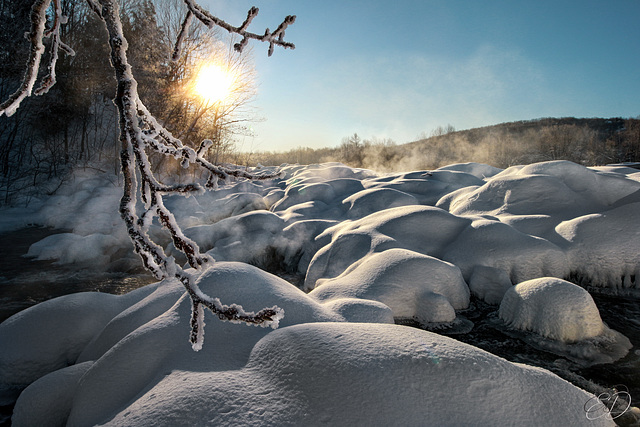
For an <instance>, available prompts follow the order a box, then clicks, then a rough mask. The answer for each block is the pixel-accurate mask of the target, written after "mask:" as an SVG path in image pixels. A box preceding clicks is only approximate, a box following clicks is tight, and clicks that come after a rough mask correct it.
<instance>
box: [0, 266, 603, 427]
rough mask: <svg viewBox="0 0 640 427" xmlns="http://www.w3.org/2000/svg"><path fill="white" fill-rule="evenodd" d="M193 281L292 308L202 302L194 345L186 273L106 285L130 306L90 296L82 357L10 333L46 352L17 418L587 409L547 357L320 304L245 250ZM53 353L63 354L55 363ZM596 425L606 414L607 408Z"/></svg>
mask: <svg viewBox="0 0 640 427" xmlns="http://www.w3.org/2000/svg"><path fill="white" fill-rule="evenodd" d="M199 287H200V288H201V289H202V290H203V291H204V292H207V293H209V294H213V295H219V296H220V298H221V299H222V300H227V299H229V298H233V299H234V301H236V302H238V303H240V304H242V305H243V306H244V307H246V308H247V309H255V308H259V307H262V306H265V305H270V304H273V303H276V302H277V304H278V305H279V306H281V307H283V308H284V309H285V312H286V313H287V315H286V317H285V318H284V319H283V320H282V323H281V327H280V328H279V329H278V330H275V331H273V330H270V329H264V328H253V327H246V326H239V325H233V324H230V323H228V322H220V321H218V320H217V319H216V318H215V317H214V316H213V315H211V314H210V313H208V312H207V313H205V317H206V321H207V323H208V324H209V325H208V328H207V334H208V335H209V336H208V338H207V340H206V341H205V343H204V346H203V349H202V350H201V351H200V352H197V353H194V352H193V351H192V350H191V347H190V345H189V343H188V341H187V340H186V339H185V338H186V334H187V332H188V329H189V328H188V323H189V320H190V310H191V304H190V301H189V299H188V298H187V297H186V295H179V294H180V293H181V292H179V289H180V285H179V284H176V283H174V284H172V283H165V284H162V285H152V286H151V290H147V291H142V290H139V291H136V292H134V293H135V294H136V295H135V298H133V297H132V296H120V297H112V298H113V299H114V300H115V301H118V300H121V301H122V300H125V299H127V302H126V304H124V303H123V304H120V305H119V307H121V308H123V310H122V311H121V312H120V313H117V314H115V315H114V311H112V310H111V306H107V305H105V306H103V305H97V306H95V307H92V312H93V313H94V315H99V317H103V316H104V317H112V320H110V321H108V322H107V323H106V325H105V326H103V327H102V329H101V330H98V329H99V328H95V329H94V330H93V331H94V332H93V334H94V336H93V339H92V340H84V341H83V345H82V346H81V347H82V348H79V350H81V351H80V356H79V357H78V356H75V354H74V356H73V357H68V356H61V355H59V354H56V353H61V352H63V351H64V350H63V348H57V349H55V348H50V346H48V347H44V345H45V344H44V343H43V342H41V341H34V342H30V343H25V342H23V341H21V340H16V341H14V342H15V345H14V346H11V347H17V348H21V350H20V351H19V352H21V353H23V354H31V355H32V356H33V357H32V360H31V362H30V363H31V364H32V365H38V364H39V363H41V364H42V365H43V366H42V367H40V371H41V373H40V378H39V379H37V380H35V381H34V382H33V383H32V384H31V386H29V387H28V388H27V389H25V391H24V392H23V393H22V395H21V397H20V399H19V400H18V402H17V404H16V407H15V411H14V417H13V422H14V424H15V425H18V426H20V425H37V424H42V423H47V421H49V422H50V420H52V419H53V420H66V422H67V423H68V424H69V425H94V424H101V425H145V424H149V423H153V424H155V425H167V426H168V425H177V424H179V425H196V424H202V423H203V422H207V423H212V424H216V425H229V424H234V425H266V424H269V425H317V424H323V423H328V424H331V425H353V424H354V423H355V424H380V423H382V424H403V425H422V424H424V423H425V422H428V423H432V424H436V425H443V424H447V425H465V424H467V425H468V424H478V423H480V424H483V425H507V424H508V425H512V424H513V423H516V424H518V425H521V424H532V423H533V424H536V423H539V424H543V425H576V424H581V423H583V422H584V416H585V415H584V410H583V405H584V403H585V402H586V401H587V400H588V399H589V398H590V395H589V394H588V393H586V392H584V391H582V390H580V389H578V388H576V387H575V386H573V385H571V384H569V383H568V382H566V381H564V380H562V379H560V378H558V377H557V376H555V375H554V374H551V373H550V372H548V371H545V370H543V369H539V368H532V367H529V366H525V365H519V364H514V363H510V362H507V361H505V360H504V359H501V358H498V357H496V356H493V355H491V354H489V353H487V352H484V351H482V350H479V349H476V348H474V347H471V346H469V345H466V344H463V343H460V342H458V341H455V340H453V339H450V338H446V337H443V336H439V335H436V334H433V333H430V332H427V331H424V330H419V329H416V328H409V327H405V326H398V325H393V324H388V322H390V321H391V318H390V316H389V314H388V312H387V311H386V310H385V309H384V307H383V305H382V304H380V303H376V302H372V303H371V304H370V303H364V304H362V303H361V304H357V303H356V304H353V303H354V302H355V301H354V300H345V299H342V300H333V301H331V302H329V303H326V304H324V303H320V302H318V301H317V300H316V299H315V298H313V297H312V296H309V295H306V294H305V293H303V292H302V291H300V290H298V289H296V288H295V287H293V286H291V285H290V284H289V283H287V282H285V281H284V280H282V279H279V278H277V277H275V276H272V275H270V274H268V273H265V272H263V271H261V270H259V269H257V268H255V267H251V266H248V265H246V264H241V263H225V262H222V263H218V264H216V266H215V267H213V268H212V269H211V270H209V272H208V273H207V275H206V276H204V277H203V278H201V279H200V281H199ZM143 289H146V288H143ZM169 295H171V297H169ZM171 301H173V304H172V303H171ZM336 301H340V302H341V303H340V304H336ZM122 302H124V301H122ZM116 305H118V304H116ZM349 305H351V308H348V309H347V310H346V311H350V312H351V313H352V314H353V313H356V312H358V311H359V312H360V313H365V312H368V314H369V316H370V318H369V319H367V320H369V321H370V322H371V323H354V322H346V321H345V319H344V318H343V317H342V315H341V314H339V313H338V311H340V309H343V310H344V308H345V307H347V306H349ZM357 305H359V307H358V308H357V309H355V310H354V307H356V306H357ZM49 306H50V307H49V316H50V317H55V318H56V319H58V325H57V328H58V329H57V330H58V331H60V332H58V334H57V338H58V339H59V340H60V341H62V342H64V341H65V338H66V336H65V334H74V329H75V328H74V327H75V326H76V325H77V320H76V319H75V318H74V316H73V315H71V314H69V311H68V310H67V304H64V297H63V298H62V299H57V300H53V301H51V303H50V304H49ZM112 306H113V304H112ZM126 306H129V307H128V308H124V307H126ZM336 308H338V310H334V309H336ZM41 311H42V309H41V308H38V306H36V307H34V308H31V309H27V310H26V311H25V312H23V313H22V314H21V315H20V317H19V318H14V319H12V320H11V321H9V322H8V324H7V325H3V330H2V331H0V333H1V335H0V338H1V339H2V340H4V339H6V338H7V335H6V334H7V333H11V334H13V335H17V334H19V333H24V332H26V331H28V330H29V329H31V326H32V325H33V324H35V323H36V322H37V319H38V317H39V316H40V315H41ZM115 311H117V310H115ZM374 313H377V316H372V314H374ZM363 320H365V319H362V318H360V319H359V321H360V322H362V321H363ZM51 340H52V339H49V341H51ZM5 342H6V341H5ZM7 347H8V346H5V347H3V348H2V349H1V350H0V353H1V354H2V357H3V358H2V359H0V360H2V362H1V363H2V364H3V365H4V366H5V367H6V368H7V370H8V371H11V372H20V371H22V370H23V369H22V366H25V362H23V361H20V360H17V359H13V361H12V362H11V364H10V365H9V364H8V363H7V362H5V360H6V359H5V358H4V354H5V353H6V352H7V351H8V349H7ZM45 350H46V351H45ZM13 351H16V350H15V349H14V350H13ZM49 358H65V359H66V360H67V362H66V363H65V364H64V365H63V366H59V367H57V368H56V367H54V366H49V364H48V362H47V361H46V359H49ZM38 359H42V360H38ZM18 364H20V365H18ZM67 364H71V367H67V366H66V365H67ZM45 371H49V372H50V373H49V374H46V372H45ZM3 378H4V376H3ZM541 389H544V390H545V393H540V392H539V391H540V390H541ZM362 390H367V393H366V394H363V393H362ZM358 396H361V397H358ZM532 396H535V398H532ZM487 397H490V398H489V399H488V398H487ZM460 402H464V408H465V409H464V410H462V411H461V410H460ZM205 420H206V421H205ZM593 425H596V426H598V425H611V424H610V423H609V422H608V421H607V420H605V419H600V420H598V421H596V422H595V423H594V424H593Z"/></svg>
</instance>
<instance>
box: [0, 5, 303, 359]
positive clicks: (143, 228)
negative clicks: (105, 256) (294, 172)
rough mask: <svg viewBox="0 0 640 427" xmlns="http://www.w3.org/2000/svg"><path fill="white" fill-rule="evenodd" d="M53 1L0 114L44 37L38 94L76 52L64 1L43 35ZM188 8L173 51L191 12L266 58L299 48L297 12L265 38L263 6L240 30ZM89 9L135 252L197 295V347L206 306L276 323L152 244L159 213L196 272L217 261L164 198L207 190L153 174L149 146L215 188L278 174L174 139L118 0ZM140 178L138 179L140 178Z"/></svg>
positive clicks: (33, 73)
mask: <svg viewBox="0 0 640 427" xmlns="http://www.w3.org/2000/svg"><path fill="white" fill-rule="evenodd" d="M51 1H52V0H35V1H34V4H33V7H32V12H31V31H30V33H29V40H30V42H31V51H30V56H29V60H28V62H27V69H26V71H25V76H24V80H23V83H22V85H21V87H20V88H19V89H18V90H17V91H16V92H15V93H14V94H13V95H11V96H10V97H9V99H8V100H7V101H5V102H3V103H2V104H0V115H1V114H3V113H4V114H7V115H11V114H13V112H15V110H16V109H17V108H18V107H19V105H20V102H21V101H22V100H23V99H24V98H25V97H27V96H30V95H31V92H32V89H33V86H34V84H35V81H36V78H37V74H38V70H39V68H40V61H41V57H42V54H43V52H44V45H43V42H42V40H43V38H44V37H51V39H52V43H51V58H50V61H49V65H48V67H49V74H48V75H47V76H46V77H45V78H44V79H43V82H42V84H41V86H40V88H38V90H36V92H35V94H36V95H40V94H44V93H46V92H47V91H48V90H49V88H51V87H52V86H53V85H54V84H55V68H56V64H57V59H58V50H62V51H64V52H65V53H67V54H73V50H72V49H71V48H69V47H68V46H66V45H65V44H64V43H62V41H61V40H60V31H59V30H60V25H62V24H63V23H64V22H65V21H66V19H65V18H64V17H63V16H62V11H61V3H60V1H61V0H53V5H54V10H53V24H52V27H51V28H50V29H49V30H48V31H46V32H45V26H46V21H47V9H48V7H49V5H50V4H51ZM184 1H185V4H186V5H187V7H188V9H189V11H188V12H187V16H186V17H185V20H184V22H183V24H182V27H181V31H180V35H179V36H178V42H177V43H176V48H175V50H174V56H175V55H176V52H177V53H178V54H179V45H180V43H179V42H180V41H181V39H182V38H184V36H185V34H186V32H187V31H188V29H189V25H190V22H191V20H192V17H193V16H195V17H196V18H197V19H198V20H200V21H201V22H203V23H205V24H206V25H207V26H209V27H211V26H214V25H216V26H220V27H222V28H224V29H226V30H227V31H229V32H232V33H236V34H239V35H241V36H242V37H243V40H242V41H241V42H240V43H239V44H238V45H236V47H235V48H236V50H241V49H242V47H243V46H244V45H246V43H247V41H248V39H250V38H251V39H256V40H260V41H264V42H267V43H269V55H271V53H272V52H273V47H274V46H275V45H279V46H282V47H284V48H291V49H293V48H294V45H293V44H291V43H288V42H285V41H284V40H283V39H284V31H285V29H286V28H287V26H288V25H290V24H292V23H293V22H294V20H295V17H293V16H288V17H286V18H285V20H284V21H283V23H282V24H280V26H279V27H278V29H277V30H276V31H275V32H273V33H271V32H269V30H268V29H267V30H266V31H265V34H264V35H263V36H259V35H256V34H253V33H250V32H247V31H246V28H247V27H248V26H249V24H250V23H251V20H252V19H253V18H254V17H255V16H256V15H257V13H258V9H257V8H252V9H251V10H250V11H249V14H248V15H247V19H246V20H245V21H244V22H243V24H242V25H241V26H240V27H233V26H231V25H229V24H227V23H226V22H224V21H222V20H220V19H218V18H216V17H214V16H212V15H211V14H210V13H209V12H207V11H206V10H204V9H203V8H202V7H200V6H199V5H198V4H196V3H195V2H194V1H193V0H184ZM87 3H88V5H89V7H90V8H91V9H92V10H93V11H94V12H95V13H96V14H98V16H99V17H100V18H101V19H102V21H103V22H104V24H105V26H106V28H107V32H108V35H109V46H110V48H111V53H110V59H111V64H112V66H113V68H114V70H115V75H116V81H117V90H116V97H115V99H114V103H115V104H116V106H117V108H118V115H119V125H120V143H121V147H122V151H121V153H120V161H121V166H122V174H123V177H124V185H123V195H122V198H121V199H120V208H119V211H120V215H121V217H122V219H123V221H124V223H125V225H126V227H127V232H128V234H129V237H130V238H131V241H132V242H133V246H134V250H135V251H136V253H138V254H139V255H140V257H141V259H142V262H143V264H144V266H145V268H147V269H148V270H149V271H150V272H151V273H152V274H153V275H154V276H155V277H156V278H157V279H164V278H172V277H176V278H178V279H179V280H180V282H181V283H182V284H183V286H184V287H185V289H186V291H187V293H188V294H189V296H190V298H191V300H192V308H193V310H192V317H191V334H190V340H191V343H192V345H193V348H194V350H199V349H200V348H202V343H203V339H204V329H203V328H204V311H203V307H206V308H208V309H209V310H210V311H211V312H213V313H214V314H215V315H216V316H218V318H220V319H221V320H226V321H230V322H237V323H247V324H254V325H261V326H271V327H274V328H275V327H277V326H278V322H279V320H280V319H281V318H282V317H283V315H284V312H283V310H282V309H280V308H278V307H271V308H265V309H262V310H260V311H258V312H257V313H254V312H246V311H245V310H244V309H243V308H242V307H240V306H239V305H236V304H232V305H223V304H222V303H221V302H220V301H219V300H218V299H217V298H211V297H209V296H207V295H205V294H204V293H203V292H202V291H201V290H200V289H199V288H198V286H197V284H196V283H195V281H194V277H195V276H193V274H194V273H189V272H187V271H185V270H184V269H183V268H182V267H180V266H179V265H177V264H176V262H175V260H174V259H173V258H172V257H169V256H168V255H167V254H166V253H165V252H164V249H163V248H162V246H160V245H159V244H157V243H156V242H154V241H153V240H152V239H151V237H150V236H149V234H148V230H149V227H150V225H151V224H152V222H153V220H154V218H158V220H159V221H160V224H161V225H162V226H163V227H164V228H165V229H166V230H167V231H168V232H169V234H170V236H171V239H172V242H173V245H174V246H175V247H176V249H178V250H179V251H181V252H182V253H184V255H185V256H186V258H187V261H188V263H189V266H190V267H191V268H193V269H194V270H195V272H196V273H195V274H199V273H201V272H202V271H203V270H204V269H206V268H208V267H209V266H210V265H212V264H213V262H214V260H213V259H212V258H211V257H210V256H208V255H206V254H202V253H201V252H200V248H199V247H198V245H197V244H196V243H195V242H194V241H193V240H191V239H189V238H188V237H186V236H185V235H184V233H183V232H182V230H181V229H180V227H179V225H178V223H177V222H176V219H175V217H174V215H173V214H172V213H171V211H170V210H169V209H167V208H166V207H165V205H164V201H163V195H165V194H182V195H189V194H192V193H198V192H202V191H204V188H203V186H202V185H200V184H199V183H196V182H194V183H189V184H186V185H165V184H162V183H161V182H160V181H159V180H158V179H157V178H156V176H155V175H154V173H153V170H152V167H151V162H150V159H149V156H148V154H147V150H150V151H152V152H155V153H160V154H162V155H164V156H171V157H174V158H175V159H177V160H179V161H180V162H181V165H182V166H183V167H189V165H196V166H197V167H200V168H202V169H203V170H205V171H208V173H209V176H208V178H207V182H206V184H205V187H206V188H215V187H216V185H217V181H218V179H222V180H228V179H230V178H231V177H234V178H246V179H251V180H261V179H273V178H276V177H278V176H280V175H279V174H271V175H256V174H252V173H249V172H247V171H245V170H241V169H234V168H226V167H222V166H217V165H214V164H212V163H210V162H209V161H207V160H206V159H205V158H204V157H203V155H204V153H205V152H206V150H207V149H208V148H209V147H210V146H211V144H212V141H211V140H204V141H203V142H202V143H201V144H200V147H199V148H198V150H197V151H196V150H193V149H192V148H190V147H186V146H184V145H183V143H182V141H181V140H180V139H178V138H175V137H174V136H173V135H172V134H171V133H170V132H169V131H168V130H167V129H165V128H164V127H163V126H162V125H160V124H159V123H158V121H157V120H156V119H155V117H154V116H153V115H152V114H151V113H150V112H149V110H148V109H147V108H146V106H145V105H144V104H143V103H142V101H141V99H140V97H139V95H138V89H137V82H136V80H135V79H134V78H133V74H132V70H131V65H130V64H129V62H128V59H127V40H126V39H125V37H124V33H123V29H122V23H121V21H120V17H119V6H118V2H117V0H87ZM138 177H139V179H138ZM138 202H142V204H143V206H144V208H143V210H142V213H141V214H140V215H138V212H137V209H138Z"/></svg>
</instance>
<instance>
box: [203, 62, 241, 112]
mask: <svg viewBox="0 0 640 427" xmlns="http://www.w3.org/2000/svg"><path fill="white" fill-rule="evenodd" d="M234 83H235V79H234V78H233V76H232V75H231V74H230V73H229V72H227V71H226V70H224V69H223V68H222V67H220V66H219V65H215V64H209V65H205V66H203V67H202V68H200V71H198V76H197V77H196V82H195V87H194V90H195V93H196V94H197V95H198V96H200V97H201V98H202V99H204V100H205V101H206V102H207V103H208V104H214V103H216V102H219V101H222V100H224V99H225V98H226V97H228V96H229V94H230V92H231V89H232V87H233V84H234Z"/></svg>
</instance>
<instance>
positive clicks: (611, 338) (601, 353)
mask: <svg viewBox="0 0 640 427" xmlns="http://www.w3.org/2000/svg"><path fill="white" fill-rule="evenodd" d="M498 313H499V316H500V318H501V319H502V320H503V321H504V322H505V323H506V325H507V326H509V327H511V328H514V329H519V330H523V331H532V332H534V333H536V334H538V335H540V336H541V337H543V338H548V340H545V339H541V340H535V338H534V337H532V336H527V338H529V339H531V342H534V343H535V344H537V345H539V346H541V347H543V348H546V349H547V350H550V351H553V352H555V353H559V354H564V355H566V356H567V357H569V358H572V359H577V361H578V362H582V363H583V364H591V363H611V362H613V361H615V360H617V359H620V358H622V357H624V356H625V355H626V354H627V352H628V351H629V349H631V347H632V345H631V342H630V341H629V339H628V338H626V337H625V336H623V335H622V334H620V333H618V332H616V331H614V330H611V329H609V328H608V327H607V326H606V325H605V324H604V323H603V322H602V319H601V318H600V313H599V312H598V308H597V307H596V304H595V303H594V302H593V299H592V298H591V295H589V293H588V292H587V291H586V290H584V289H583V288H581V287H580V286H577V285H574V284H573V283H570V282H567V281H565V280H562V279H556V278H552V277H542V278H539V279H533V280H528V281H526V282H522V283H519V284H518V285H516V286H514V287H512V288H511V289H509V290H508V291H507V292H506V293H505V295H504V298H503V299H502V302H501V303H500V310H499V312H498Z"/></svg>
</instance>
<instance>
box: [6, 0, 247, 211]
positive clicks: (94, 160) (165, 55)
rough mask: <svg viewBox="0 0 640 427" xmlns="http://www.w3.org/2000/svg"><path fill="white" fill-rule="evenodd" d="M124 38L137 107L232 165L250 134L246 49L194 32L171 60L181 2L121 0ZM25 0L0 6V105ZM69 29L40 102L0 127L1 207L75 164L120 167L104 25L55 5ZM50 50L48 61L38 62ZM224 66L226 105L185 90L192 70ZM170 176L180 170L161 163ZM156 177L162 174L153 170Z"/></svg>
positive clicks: (51, 186) (18, 62)
mask: <svg viewBox="0 0 640 427" xmlns="http://www.w3.org/2000/svg"><path fill="white" fill-rule="evenodd" d="M118 1H119V3H120V19H121V20H122V25H123V30H124V33H125V36H126V38H127V40H128V41H129V47H128V51H127V54H128V58H129V60H130V62H131V64H132V66H133V69H134V76H135V78H136V80H137V82H138V86H139V91H140V93H141V94H142V96H143V98H144V102H145V103H146V105H148V106H149V109H150V110H151V112H152V113H153V114H154V115H155V116H156V117H157V118H158V120H159V121H160V122H161V123H162V124H163V125H164V126H165V127H166V128H167V129H169V130H171V132H172V133H173V134H174V135H175V136H176V137H179V138H181V140H182V141H183V142H185V143H186V144H187V145H189V146H192V147H197V146H198V144H200V142H201V141H202V140H203V139H205V138H209V139H211V140H213V142H214V144H213V146H212V147H211V148H210V149H209V152H208V153H207V154H208V156H209V158H211V159H212V160H214V161H215V162H224V161H229V159H227V157H228V156H229V155H230V153H231V152H232V151H233V142H234V140H235V139H236V138H237V135H242V134H245V133H247V132H248V131H247V126H246V122H247V121H248V120H249V119H251V118H252V117H251V115H252V114H253V112H252V111H251V110H250V106H249V102H250V101H251V99H252V98H253V96H254V94H255V84H254V70H253V66H252V63H251V48H250V47H248V48H247V49H246V50H245V51H243V53H242V54H241V55H237V54H235V55H234V54H232V52H233V49H232V47H231V46H232V40H229V38H228V37H227V38H226V39H225V38H223V35H222V34H221V33H220V32H215V31H206V32H205V31H203V30H202V26H191V27H190V31H189V33H188V34H187V35H186V37H185V38H184V41H183V43H182V49H181V52H180V56H179V57H177V58H175V60H174V61H172V60H171V57H172V53H173V48H174V43H175V40H176V36H177V34H178V33H179V31H180V27H181V23H182V19H183V9H184V2H183V1H182V0H118ZM31 3H32V2H30V1H17V0H0V28H2V31H0V99H6V98H7V97H8V96H9V95H10V94H11V93H13V92H14V91H15V90H16V89H17V88H18V87H19V86H20V83H21V81H22V76H23V72H24V66H25V62H26V60H27V57H28V53H29V43H28V40H27V39H26V38H25V37H24V34H25V33H26V32H27V31H28V30H29V22H30V21H29V16H30V11H31ZM61 3H62V9H63V10H62V13H63V15H65V16H67V18H68V19H67V23H66V24H65V25H62V26H61V38H62V39H63V40H64V41H65V43H66V44H67V45H68V46H70V47H71V48H72V49H73V50H74V52H75V54H74V55H64V54H62V55H60V58H59V60H58V64H57V67H56V74H57V79H56V80H57V82H56V84H55V85H54V86H53V87H52V88H51V89H50V91H49V93H48V94H47V96H36V97H32V98H30V99H29V100H28V101H25V102H23V104H22V105H21V107H20V108H19V109H18V111H17V112H16V113H15V114H14V115H13V116H11V117H3V118H2V121H1V122H0V205H2V204H9V203H12V202H15V201H16V200H17V199H16V197H17V196H18V195H20V196H21V197H20V199H21V201H24V199H25V197H26V199H27V200H28V199H29V197H30V195H37V194H42V193H48V192H52V191H55V189H56V188H57V187H58V186H59V185H60V183H61V182H62V181H63V180H64V179H65V177H66V176H67V175H68V172H69V171H70V170H71V169H72V168H73V167H75V166H77V165H91V166H93V167H96V166H97V167H100V168H102V169H106V168H112V169H113V170H114V171H117V169H118V168H119V160H118V156H119V150H120V149H119V144H118V138H117V136H118V123H117V121H118V120H117V112H116V108H115V105H114V104H113V102H112V99H113V98H114V96H115V90H114V87H115V79H114V77H113V70H112V67H111V65H110V63H109V60H108V58H109V46H108V37H107V32H106V29H105V27H104V24H103V23H102V22H101V21H100V19H99V18H98V17H97V15H96V14H95V13H94V12H93V11H92V10H91V8H90V7H89V5H88V3H87V2H85V1H73V0H62V1H61ZM49 54H50V53H49V52H47V53H46V54H45V58H46V57H47V55H49ZM212 58H215V61H217V62H220V63H224V64H225V66H227V67H228V68H229V69H232V70H233V72H234V73H236V75H237V76H238V82H239V83H238V84H237V85H236V86H237V87H235V88H234V89H233V90H234V94H233V96H231V97H230V98H229V99H230V101H229V102H225V103H224V105H223V104H215V105H212V104H207V103H205V102H203V101H202V99H200V98H198V97H197V96H195V95H194V93H193V91H192V90H190V89H191V86H192V85H193V80H194V77H195V76H194V74H195V71H196V69H197V68H196V65H197V64H198V63H199V62H201V61H203V60H211V59H212ZM158 167H159V168H166V169H167V173H166V174H167V175H169V174H171V173H174V172H175V171H176V170H180V168H179V165H177V164H173V163H172V162H164V161H162V162H159V166H158ZM155 172H159V171H155Z"/></svg>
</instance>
